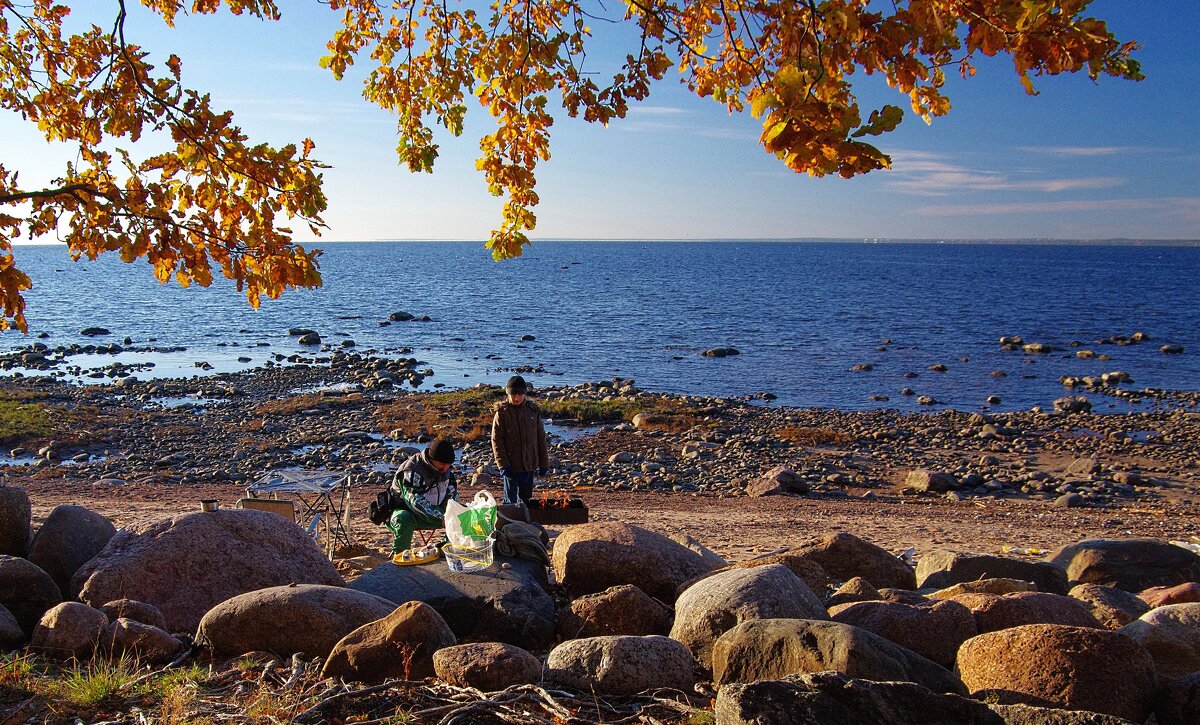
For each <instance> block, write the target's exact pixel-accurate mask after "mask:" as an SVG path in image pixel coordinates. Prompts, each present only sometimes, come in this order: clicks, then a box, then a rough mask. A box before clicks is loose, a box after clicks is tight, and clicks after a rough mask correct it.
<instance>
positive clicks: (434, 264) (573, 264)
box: [0, 240, 1200, 412]
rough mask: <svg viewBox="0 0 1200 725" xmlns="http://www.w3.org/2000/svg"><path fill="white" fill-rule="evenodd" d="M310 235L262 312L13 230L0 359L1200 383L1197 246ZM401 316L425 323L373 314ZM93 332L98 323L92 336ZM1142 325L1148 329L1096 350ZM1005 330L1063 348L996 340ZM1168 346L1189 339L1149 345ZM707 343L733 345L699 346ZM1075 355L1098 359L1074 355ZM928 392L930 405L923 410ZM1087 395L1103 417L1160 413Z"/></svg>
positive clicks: (959, 383)
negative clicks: (316, 339)
mask: <svg viewBox="0 0 1200 725" xmlns="http://www.w3.org/2000/svg"><path fill="white" fill-rule="evenodd" d="M313 246H320V247H321V248H323V250H324V255H323V256H322V257H321V258H320V264H321V272H322V276H323V278H324V286H323V287H321V288H320V289H316V290H298V291H290V292H287V293H285V294H284V295H283V296H282V297H281V298H280V299H277V300H264V301H263V303H262V306H261V307H260V308H259V309H257V310H255V309H252V308H251V307H250V306H249V305H248V304H247V302H246V299H245V297H244V295H242V294H241V293H239V292H238V291H237V290H236V288H235V286H234V285H233V284H232V283H230V282H228V281H227V280H223V279H222V280H218V281H217V282H215V283H214V284H213V285H212V286H211V287H209V288H201V287H197V286H192V287H189V288H186V289H184V288H181V287H179V286H178V285H177V284H174V283H170V284H166V285H159V284H158V283H157V281H156V280H155V279H154V277H153V275H152V273H151V269H150V267H149V265H148V264H147V263H146V262H144V261H139V262H135V263H133V264H124V263H122V262H121V261H120V260H119V259H117V258H116V257H115V255H107V256H102V257H101V258H99V259H98V260H96V261H87V260H81V261H78V262H72V261H71V260H70V258H69V256H68V254H67V252H66V249H65V247H63V246H62V245H48V246H18V247H16V248H15V256H16V261H17V265H18V267H20V268H21V269H23V270H24V271H25V272H27V273H28V274H29V275H30V276H31V277H32V278H33V280H34V284H35V286H34V288H33V289H32V290H30V291H29V292H27V293H26V300H27V310H26V314H27V317H28V321H29V333H30V334H29V335H22V334H20V333H18V332H14V331H8V332H4V333H0V351H7V350H13V349H17V348H21V347H25V346H27V345H30V344H32V343H34V342H41V343H44V344H46V345H48V346H50V347H51V348H53V347H56V346H59V345H69V344H72V343H79V344H107V343H109V342H116V343H118V344H120V343H122V342H123V341H124V339H125V338H127V337H128V338H130V340H131V341H132V347H134V348H139V347H143V348H144V347H151V348H154V351H150V352H123V353H120V354H119V355H115V356H114V355H110V354H97V355H75V356H72V357H71V358H70V363H71V365H75V366H80V367H81V368H83V369H84V372H85V373H86V370H87V369H89V368H97V367H103V366H107V365H109V364H111V363H113V362H115V361H120V362H124V363H148V362H149V363H153V367H148V368H145V369H142V370H139V371H138V372H137V373H136V374H137V376H138V377H139V378H142V379H146V378H154V377H170V378H177V377H184V378H187V377H192V376H197V375H199V376H203V375H212V374H216V373H220V372H227V371H238V370H244V369H248V368H252V367H257V366H262V365H264V364H267V363H268V362H271V363H272V364H287V362H286V359H287V358H288V357H290V356H294V355H296V354H301V355H305V356H308V357H311V356H312V355H313V354H315V353H317V352H318V351H316V350H314V349H313V348H306V347H304V346H301V345H299V344H298V342H297V338H296V337H295V336H293V335H289V329H291V328H308V329H312V330H315V331H317V332H318V333H319V334H320V335H321V336H322V338H323V340H324V341H325V343H327V344H329V345H332V346H333V347H335V348H339V349H340V348H341V346H342V345H343V341H344V340H352V341H353V343H354V347H353V350H354V351H356V352H359V353H361V354H373V355H378V356H383V357H396V356H402V357H416V358H418V359H419V360H421V361H423V362H424V363H427V367H429V368H432V369H433V370H434V373H435V374H434V375H432V376H430V377H428V378H426V380H425V382H424V383H423V384H422V386H421V389H423V390H430V389H434V386H437V388H438V389H448V388H462V387H469V386H472V385H475V384H478V383H481V382H483V383H502V382H503V381H504V380H505V379H507V378H508V376H510V375H512V374H513V373H514V371H522V374H523V375H524V376H525V377H526V379H528V380H529V381H530V382H531V383H532V384H533V385H534V387H535V388H536V387H539V386H540V387H545V386H552V385H572V384H577V383H581V382H586V381H597V380H608V379H611V378H613V377H619V378H622V379H632V380H634V381H635V383H636V385H637V386H638V387H640V388H642V389H646V390H656V391H665V392H672V393H682V394H695V395H705V396H717V397H729V398H732V397H741V396H758V397H755V398H754V400H756V401H757V402H761V403H763V404H769V405H786V406H799V407H827V408H836V409H842V410H863V409H874V408H894V409H898V410H903V411H913V410H929V409H934V410H936V409H941V408H945V407H951V408H955V409H958V410H965V411H989V410H990V411H1007V410H1023V409H1028V408H1030V407H1032V406H1039V405H1040V406H1045V407H1048V406H1050V405H1051V404H1052V401H1053V400H1054V399H1056V398H1059V397H1061V396H1063V395H1065V394H1067V392H1068V391H1066V390H1065V389H1064V388H1063V386H1062V385H1061V383H1060V378H1062V377H1063V376H1083V375H1099V374H1101V373H1105V372H1112V371H1124V372H1127V373H1129V374H1130V375H1131V376H1132V378H1133V381H1134V382H1133V383H1131V384H1126V386H1125V387H1129V388H1131V389H1142V388H1146V387H1153V388H1166V389H1183V390H1196V389H1198V388H1200V291H1198V290H1200V284H1198V283H1197V280H1200V248H1197V247H1194V246H1192V247H1187V246H1177V247H1170V246H1115V245H1085V244H988V243H954V244H950V243H945V244H939V243H911V242H881V243H870V242H844V241H809V240H806V241H796V242H791V241H789V242H780V241H745V240H738V241H713V242H628V241H622V242H603V241H577V242H569V241H538V242H534V243H533V244H532V245H531V246H530V247H528V248H527V251H526V252H525V254H524V255H523V256H521V257H520V258H517V259H512V260H507V261H504V262H494V261H492V259H491V256H490V254H489V253H488V251H487V250H485V249H484V248H483V246H482V244H481V243H479V242H363V243H357V242H347V243H322V244H318V245H313ZM399 311H404V312H408V313H410V314H412V315H415V316H417V317H423V316H428V317H429V318H430V319H429V321H426V322H417V321H411V322H393V323H391V324H386V325H385V324H383V323H385V322H386V321H387V320H388V318H389V315H391V314H392V313H394V312H399ZM88 327H104V328H107V329H109V330H110V331H111V334H110V335H107V336H103V337H90V338H89V337H84V336H82V335H81V334H80V332H81V331H82V330H83V329H85V328H88ZM1134 332H1143V333H1145V334H1146V335H1147V336H1148V337H1149V340H1148V341H1147V342H1143V343H1141V344H1134V345H1117V344H1112V343H1111V342H1104V343H1102V342H1100V341H1108V340H1110V339H1111V338H1113V337H1114V336H1129V335H1131V334H1132V333H1134ZM41 333H45V335H44V336H43V337H39V335H40V334H41ZM1010 335H1017V336H1020V337H1022V338H1023V339H1024V340H1025V341H1026V342H1040V343H1044V344H1047V345H1050V346H1053V347H1054V348H1056V351H1055V352H1052V353H1050V354H1043V355H1030V354H1025V353H1023V352H1021V351H1007V350H1003V349H1001V346H1000V345H999V339H1000V338H1001V337H1002V336H1010ZM1164 344H1174V345H1181V346H1183V348H1184V350H1185V351H1184V353H1183V354H1177V355H1167V354H1162V353H1160V352H1159V348H1160V346H1161V345H1164ZM1072 345H1074V346H1072ZM126 347H129V345H126ZM712 348H734V349H736V350H737V351H738V353H739V354H737V355H729V356H726V357H706V356H704V355H703V353H704V351H706V350H710V349H712ZM1081 349H1090V350H1093V351H1094V352H1096V353H1098V354H1103V355H1107V356H1109V358H1110V359H1108V360H1102V359H1099V358H1092V359H1081V358H1078V357H1076V355H1075V352H1076V351H1078V350H1081ZM164 350H169V351H164ZM408 350H411V352H407V351H408ZM198 364H205V365H204V366H203V369H201V368H200V367H197V365H198ZM936 365H941V366H944V367H945V371H944V372H936V371H933V370H930V366H936ZM855 366H869V367H870V369H869V370H867V369H859V370H852V368H853V367H855ZM996 371H999V372H1002V373H1005V375H1004V376H1003V377H999V376H997V375H994V374H993V373H994V372H996ZM26 373H27V374H36V373H35V372H33V371H26ZM914 373H915V376H914V375H913V374H914ZM67 377H68V379H72V380H73V381H75V382H77V383H79V384H90V383H95V382H103V381H97V380H96V379H93V378H88V377H86V374H84V375H74V376H67ZM905 388H907V389H910V390H911V391H912V393H913V394H911V395H904V394H901V391H902V390H903V389H905ZM764 393H768V394H769V395H762V394H764ZM1076 394H1078V393H1076ZM772 396H773V399H772ZM920 396H930V397H932V398H934V399H935V400H937V401H938V403H939V404H938V405H936V406H932V407H931V406H923V405H919V404H918V403H917V399H918V398H919V397H920ZM990 396H996V397H998V398H999V399H1000V401H1001V402H1000V403H997V404H988V403H987V402H986V399H987V398H988V397H990ZM767 399H770V400H767ZM1093 403H1094V405H1095V407H1096V409H1097V410H1099V411H1102V412H1103V411H1114V412H1124V411H1128V410H1151V409H1153V408H1154V406H1155V405H1156V404H1155V403H1153V402H1151V401H1149V400H1147V401H1146V402H1142V403H1130V402H1127V401H1125V400H1123V399H1117V398H1113V397H1110V396H1095V397H1093Z"/></svg>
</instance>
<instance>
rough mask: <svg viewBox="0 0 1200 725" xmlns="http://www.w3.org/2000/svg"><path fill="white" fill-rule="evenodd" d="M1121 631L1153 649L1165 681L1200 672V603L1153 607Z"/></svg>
mask: <svg viewBox="0 0 1200 725" xmlns="http://www.w3.org/2000/svg"><path fill="white" fill-rule="evenodd" d="M1117 631H1118V632H1120V633H1121V634H1123V635H1125V636H1127V637H1130V638H1132V639H1134V640H1136V641H1137V642H1139V643H1141V645H1142V646H1143V647H1145V648H1146V650H1147V651H1148V652H1150V656H1151V657H1153V658H1154V666H1155V667H1156V668H1157V670H1158V676H1159V677H1160V678H1161V679H1163V680H1169V679H1173V678H1176V677H1183V676H1184V675H1186V674H1189V673H1192V672H1198V671H1200V604H1197V603H1195V602H1191V603H1187V604H1168V605H1167V606H1165V607H1159V608H1158V609H1151V610H1150V611H1149V612H1146V613H1145V614H1143V615H1142V616H1141V617H1139V618H1138V619H1137V620H1135V621H1133V622H1130V623H1129V624H1127V625H1125V626H1124V627H1121V628H1120V629H1118V630H1117Z"/></svg>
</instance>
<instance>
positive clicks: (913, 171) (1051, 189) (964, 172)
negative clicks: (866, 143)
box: [886, 151, 1125, 196]
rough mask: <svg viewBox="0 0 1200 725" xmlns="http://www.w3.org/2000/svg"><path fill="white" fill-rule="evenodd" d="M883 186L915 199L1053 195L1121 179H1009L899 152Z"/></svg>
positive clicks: (1100, 186)
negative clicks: (978, 193)
mask: <svg viewBox="0 0 1200 725" xmlns="http://www.w3.org/2000/svg"><path fill="white" fill-rule="evenodd" d="M887 178H888V180H887V182H886V186H887V187H888V188H890V189H894V190H896V191H900V192H903V193H906V194H915V195H918V196H947V195H950V194H954V193H961V192H964V191H1027V192H1037V193H1043V194H1056V193H1062V192H1064V191H1076V190H1080V189H1110V188H1112V187H1115V186H1121V185H1122V184H1124V183H1125V180H1124V179H1121V178H1119V177H1115V176H1080V177H1071V178H1053V179H1039V178H1034V177H1033V176H1032V175H1020V176H1012V175H1009V174H1006V173H1004V172H1001V171H993V170H990V169H987V170H980V169H972V168H970V167H967V166H963V165H961V164H956V163H951V162H949V161H947V160H945V159H943V158H941V157H939V156H938V155H936V154H929V153H925V152H913V151H900V152H896V153H894V154H892V169H891V171H890V172H889V174H888V177H887Z"/></svg>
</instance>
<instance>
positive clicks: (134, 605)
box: [100, 599, 167, 630]
mask: <svg viewBox="0 0 1200 725" xmlns="http://www.w3.org/2000/svg"><path fill="white" fill-rule="evenodd" d="M100 611H101V612H104V614H105V615H106V616H107V617H108V621H110V622H115V621H117V620H118V619H132V620H133V621H135V622H141V623H142V624H148V625H150V626H151V627H157V628H159V629H163V630H165V629H166V628H167V619H166V617H164V616H163V615H162V612H161V611H159V609H158V607H156V606H154V605H153V604H147V603H145V602H139V601H137V600H135V599H117V600H116V601H112V602H109V603H107V604H105V605H104V606H102V607H100Z"/></svg>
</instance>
